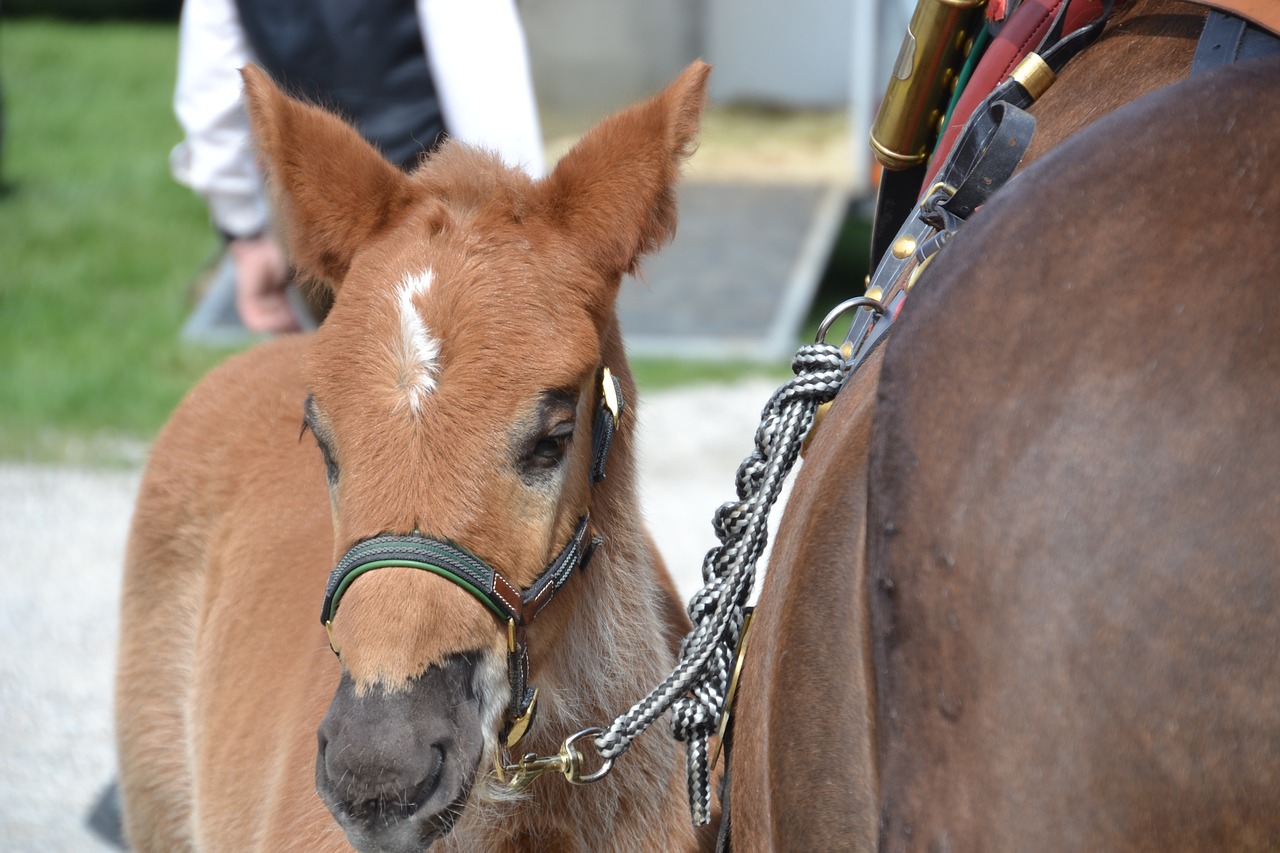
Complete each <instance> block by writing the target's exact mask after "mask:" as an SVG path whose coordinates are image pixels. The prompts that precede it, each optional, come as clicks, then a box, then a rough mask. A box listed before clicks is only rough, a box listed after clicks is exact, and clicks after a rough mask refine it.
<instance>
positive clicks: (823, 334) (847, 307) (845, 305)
mask: <svg viewBox="0 0 1280 853" xmlns="http://www.w3.org/2000/svg"><path fill="white" fill-rule="evenodd" d="M854 308H870V309H871V310H872V311H874V312H875V313H876V315H877V316H879V315H881V314H883V313H884V312H885V307H884V303H883V302H881V301H880V300H879V299H873V298H872V297H870V296H855V297H853V298H852V299H846V300H845V301H844V302H841V303H840V304H839V305H837V306H836V307H835V308H832V309H831V311H830V312H829V313H828V314H827V316H825V317H823V318H822V322H821V323H819V324H818V334H817V335H815V336H814V341H813V342H814V343H816V344H824V343H826V342H827V332H828V331H829V330H830V329H831V324H832V323H834V322H835V321H836V320H839V319H840V316H841V315H842V314H844V313H846V312H848V311H851V310H852V309H854Z"/></svg>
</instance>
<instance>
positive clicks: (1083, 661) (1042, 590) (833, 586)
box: [730, 4, 1280, 851]
mask: <svg viewBox="0 0 1280 853" xmlns="http://www.w3.org/2000/svg"><path fill="white" fill-rule="evenodd" d="M1150 12H1151V7H1150V6H1145V8H1144V4H1135V6H1134V9H1133V10H1132V11H1131V12H1130V13H1129V15H1130V17H1129V18H1128V19H1127V20H1129V21H1130V22H1132V21H1135V20H1136V21H1142V20H1144V18H1143V16H1144V15H1147V14H1148V13H1150ZM1151 23H1153V21H1152V20H1151V19H1147V24H1148V25H1149V24H1151ZM1130 26H1134V25H1133V24H1132V23H1131V24H1130ZM1144 26H1145V25H1144ZM1104 44H1105V42H1104ZM1114 46H1115V45H1114V43H1113V47H1114ZM1100 47H1101V45H1100ZM1168 47H1169V45H1168V43H1166V44H1165V45H1164V49H1165V50H1166V52H1169V51H1168V50H1167V48H1168ZM1095 49H1100V48H1095ZM1191 49H1192V47H1191V46H1189V45H1188V46H1186V47H1185V49H1184V48H1182V47H1179V48H1178V50H1177V51H1174V53H1178V54H1179V55H1181V54H1183V53H1185V56H1186V57H1187V58H1188V59H1189V57H1190V53H1191ZM1104 55H1109V56H1111V57H1115V56H1117V55H1119V54H1117V53H1110V54H1104ZM1089 56H1090V54H1089V53H1088V52H1086V53H1085V54H1084V55H1083V56H1082V57H1081V58H1080V60H1078V61H1079V62H1081V63H1084V62H1085V61H1086V60H1088V59H1089ZM1080 73H1081V74H1083V71H1082V70H1081V72H1080ZM1166 73H1167V69H1166V68H1164V67H1162V68H1161V69H1160V70H1159V71H1158V72H1157V75H1159V74H1166ZM1066 76H1067V75H1065V74H1064V75H1063V77H1064V79H1062V80H1061V81H1060V82H1059V83H1058V84H1057V86H1059V87H1062V88H1061V91H1060V92H1059V93H1058V97H1059V98H1060V99H1062V101H1063V102H1064V103H1065V102H1075V103H1077V104H1085V103H1087V102H1089V101H1090V100H1091V99H1093V98H1096V97H1098V95H1097V92H1099V91H1106V92H1111V91H1112V90H1113V88H1114V87H1117V86H1122V87H1124V88H1126V89H1127V90H1128V92H1127V93H1135V90H1136V93H1141V91H1143V89H1144V88H1147V86H1146V84H1145V83H1144V82H1143V80H1144V79H1145V78H1146V75H1145V71H1144V70H1140V69H1133V70H1131V72H1130V74H1129V75H1127V76H1121V77H1119V78H1117V77H1112V78H1110V79H1096V78H1094V79H1087V78H1079V77H1078V78H1077V80H1078V81H1080V80H1081V79H1085V80H1086V81H1087V85H1088V86H1089V87H1090V88H1092V89H1093V92H1092V93H1090V92H1081V91H1079V90H1073V89H1072V87H1071V86H1070V85H1069V84H1068V80H1067V79H1066ZM1054 91H1055V90H1050V92H1051V93H1053V92H1054ZM1106 97H1112V96H1111V95H1107V96H1106ZM1121 100H1123V99H1122V98H1121ZM1049 106H1050V104H1049V102H1048V99H1047V96H1046V101H1044V102H1042V104H1041V109H1042V111H1043V110H1047V109H1048V107H1049ZM1092 118H1093V117H1090V119H1092ZM1042 119H1043V121H1042V124H1043V125H1044V126H1045V127H1046V128H1048V127H1051V126H1053V125H1054V123H1055V121H1056V117H1055V116H1046V115H1043V114H1042ZM1065 123H1066V124H1068V125H1071V124H1073V123H1074V124H1075V126H1079V125H1080V124H1083V122H1076V121H1075V119H1071V120H1069V121H1067V122H1065ZM1071 129H1074V127H1073V128H1071ZM1042 147H1043V148H1044V149H1047V153H1045V154H1043V156H1041V157H1040V159H1039V160H1038V162H1036V163H1035V164H1034V165H1032V166H1030V167H1029V168H1028V169H1027V170H1026V171H1025V172H1023V173H1022V174H1021V175H1020V176H1019V177H1017V178H1016V179H1015V180H1014V181H1012V182H1011V183H1010V184H1009V185H1008V186H1007V187H1006V188H1004V189H1003V190H1001V191H1000V192H999V193H997V194H996V195H995V197H994V199H993V200H992V201H991V202H990V203H989V204H988V205H986V207H985V208H984V209H983V210H981V211H979V213H978V214H977V215H975V216H974V217H973V219H972V220H971V221H970V223H969V224H967V225H966V226H965V227H964V229H962V230H961V231H960V232H959V233H958V235H957V236H956V237H955V239H954V240H953V241H952V242H951V243H950V244H949V245H948V246H947V247H946V248H945V249H944V250H943V251H942V254H941V255H940V257H939V258H937V259H936V260H935V261H934V262H933V263H932V264H931V265H930V267H929V268H928V269H927V270H926V271H924V273H923V274H922V275H921V276H920V278H919V281H918V283H917V284H916V285H915V287H914V289H913V290H912V293H911V296H910V298H909V299H908V300H907V301H906V304H905V308H904V310H903V312H902V316H901V319H900V320H899V321H898V322H897V323H896V324H895V326H894V327H893V328H894V331H893V332H892V333H891V335H890V337H889V338H888V339H887V343H886V344H884V346H883V347H881V349H880V350H879V351H877V352H876V353H874V354H873V356H872V357H871V360H870V361H869V362H868V363H867V365H866V366H865V367H864V368H863V369H862V370H861V371H860V372H859V373H857V374H855V376H854V377H853V378H852V380H851V381H850V383H849V384H848V385H847V386H846V387H845V388H844V389H843V390H842V392H841V394H840V396H839V397H838V398H837V400H836V401H835V404H834V406H833V407H832V409H831V411H830V413H829V414H828V416H827V418H826V419H825V420H824V421H823V425H822V427H821V429H820V430H819V431H818V433H817V434H816V435H815V437H814V440H813V442H812V444H811V446H810V448H809V450H808V453H807V456H806V460H805V464H804V467H803V469H802V471H801V472H800V475H799V477H798V479H797V482H796V485H795V488H794V490H793V493H792V496H791V498H790V501H789V503H788V506H787V509H786V513H785V515H784V517H783V520H782V525H781V529H780V531H779V535H778V541H777V544H776V546H775V550H774V556H773V558H772V562H771V565H770V570H769V574H768V576H767V578H766V581H765V585H764V589H763V591H762V594H761V599H760V605H759V608H758V609H757V611H756V616H755V619H754V625H753V628H752V632H751V637H750V641H749V643H748V645H747V654H746V659H745V665H744V670H743V675H742V681H741V685H740V689H739V690H738V693H737V696H738V699H737V704H736V709H735V721H736V722H735V730H734V732H735V733H734V741H733V747H734V751H733V764H732V780H731V800H730V802H731V812H732V826H731V837H732V845H733V847H734V849H735V850H764V849H778V850H801V849H804V850H819V849H821V850H836V849H864V850H869V849H888V850H899V849H928V850H939V851H943V850H973V849H977V850H1046V849H1066V850H1120V849H1131V850H1144V849H1150V850H1169V849H1266V850H1272V849H1275V848H1276V847H1277V845H1280V810H1277V809H1276V808H1275V790H1276V784H1277V781H1278V779H1280V776H1278V774H1280V688H1278V687H1277V685H1278V684H1280V571H1277V566H1278V565H1280V498H1278V497H1277V493H1276V489H1275V472H1276V471H1277V470H1280V409H1278V408H1277V401H1278V400H1280V335H1277V333H1276V332H1277V330H1276V328H1275V324H1276V318H1277V317H1280V288H1277V287H1276V284H1277V282H1278V281H1280V243H1278V242H1277V241H1276V240H1275V238H1274V233H1275V226H1274V221H1273V220H1274V216H1275V213H1276V211H1278V210H1280V182H1277V181H1276V180H1275V178H1274V174H1273V169H1274V165H1273V164H1274V163H1275V162H1276V159H1277V156H1278V155H1280V63H1277V61H1276V60H1274V59H1271V60H1259V61H1255V62H1252V63H1246V64H1241V65H1238V66H1235V67H1231V68H1225V69H1219V70H1217V71H1213V72H1209V73H1206V74H1204V75H1202V76H1198V77H1195V78H1192V79H1189V80H1186V81H1184V82H1180V83H1176V84H1174V85H1172V86H1170V87H1168V88H1165V89H1162V90H1160V91H1157V92H1155V93H1153V94H1151V95H1149V96H1148V97H1146V98H1142V99H1141V100H1138V101H1135V102H1133V103H1130V104H1129V105H1127V106H1124V107H1121V108H1120V109H1118V110H1117V111H1116V112H1114V113H1112V114H1111V115H1109V116H1108V117H1106V118H1103V119H1100V120H1097V121H1096V122H1095V123H1093V124H1091V125H1089V126H1088V127H1087V128H1085V129H1084V130H1082V131H1080V132H1078V133H1077V134H1076V135H1074V136H1072V137H1071V138H1070V139H1068V140H1067V141H1065V142H1063V143H1062V144H1060V145H1056V146H1051V145H1046V146H1042ZM797 696H803V697H805V700H804V701H803V702H797V701H796V697H797Z"/></svg>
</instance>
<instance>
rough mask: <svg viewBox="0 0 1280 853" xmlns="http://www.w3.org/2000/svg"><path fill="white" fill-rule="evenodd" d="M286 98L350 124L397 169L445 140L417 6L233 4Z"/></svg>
mask: <svg viewBox="0 0 1280 853" xmlns="http://www.w3.org/2000/svg"><path fill="white" fill-rule="evenodd" d="M236 7H237V9H238V10H239V12H240V21H241V24H242V26H243V27H244V31H245V35H246V37H247V38H248V41H249V44H250V46H251V47H252V48H253V52H254V53H255V54H256V55H257V58H258V61H259V62H261V63H262V65H263V66H264V67H265V68H266V70H267V71H268V72H270V74H271V76H272V77H274V78H275V80H276V81H277V82H278V83H280V84H281V85H282V86H283V87H284V88H285V90H286V91H288V92H290V93H291V94H293V95H296V96H298V97H301V98H302V99H304V100H307V101H310V102H312V103H316V104H320V105H322V106H325V107H328V108H330V109H332V110H334V111H335V112H337V113H338V114H339V115H342V116H343V117H344V118H346V119H348V120H350V121H351V122H353V123H354V124H355V126H356V127H357V128H358V129H359V131H360V134H361V135H362V136H364V138H365V139H367V140H369V142H371V143H372V144H373V145H375V146H376V147H377V148H378V149H379V150H380V151H381V152H382V154H383V156H385V157H386V158H387V159H388V160H390V161H391V162H392V163H395V164H396V165H398V166H400V167H401V168H402V169H411V168H412V167H413V166H415V165H417V163H418V160H419V159H420V157H421V156H422V153H423V152H424V151H430V150H432V149H434V148H435V147H436V145H437V144H438V143H439V142H440V139H441V136H442V135H443V134H444V133H445V126H444V118H443V116H441V114H440V101H439V99H438V98H437V97H436V90H435V84H434V83H433V82H432V80H431V72H430V70H429V69H428V66H427V55H426V47H425V46H424V45H423V43H422V30H421V28H420V27H419V24H418V14H417V10H416V8H415V5H414V0H355V2H352V0H236Z"/></svg>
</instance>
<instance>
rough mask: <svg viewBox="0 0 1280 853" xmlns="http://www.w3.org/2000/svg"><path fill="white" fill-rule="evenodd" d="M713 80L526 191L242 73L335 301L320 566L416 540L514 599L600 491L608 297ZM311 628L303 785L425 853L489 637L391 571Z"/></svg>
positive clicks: (317, 417)
mask: <svg viewBox="0 0 1280 853" xmlns="http://www.w3.org/2000/svg"><path fill="white" fill-rule="evenodd" d="M707 71H708V68H707V66H705V65H702V64H701V63H699V64H697V65H695V66H691V67H690V68H689V69H688V70H686V71H685V72H684V74H683V75H682V76H681V77H680V78H679V79H678V80H676V81H675V82H674V83H673V84H672V85H671V86H670V87H668V88H667V89H666V90H665V91H663V92H662V93H660V94H659V95H657V96H656V97H654V98H653V99H651V100H649V101H647V102H644V103H642V104H640V105H638V106H635V107H633V108H631V109H629V110H627V111H625V112H622V113H620V114H618V115H616V116H614V117H612V118H610V119H608V120H606V121H605V122H604V123H602V124H601V125H599V126H598V127H596V128H595V129H594V130H593V131H592V132H591V133H589V134H588V135H587V136H586V137H584V139H583V140H582V141H581V142H580V143H579V144H578V145H577V147H575V148H574V149H573V150H572V151H571V152H570V153H569V154H567V155H566V156H565V157H564V159H563V160H562V161H561V162H560V163H559V165H558V166H557V167H556V168H555V170H554V172H553V173H552V174H551V175H549V176H548V177H547V178H545V179H543V180H541V181H533V180H531V179H530V178H528V177H527V176H525V175H524V174H523V173H522V172H519V171H516V170H513V169H510V168H508V167H506V166H504V165H503V164H502V163H501V162H500V161H499V160H498V159H497V158H496V157H494V156H492V155H490V154H487V153H484V152H481V151H476V150H472V149H469V148H466V147H464V146H461V145H455V144H446V145H445V146H444V147H442V148H441V149H440V150H439V151H438V152H436V153H435V154H433V155H432V157H431V158H430V159H429V160H427V161H425V162H424V163H423V165H422V166H421V167H420V168H419V169H418V170H417V171H415V172H414V173H412V174H410V175H405V174H403V173H401V172H400V171H398V170H396V169H395V168H393V167H392V166H390V165H388V164H387V163H386V162H385V161H383V160H382V159H381V157H380V156H379V155H378V154H377V153H376V151H374V149H373V148H371V147H370V146H369V145H367V144H366V143H365V142H364V141H363V140H361V139H360V138H359V137H358V136H357V134H356V133H355V132H354V131H353V130H352V129H350V128H349V127H348V126H346V125H345V124H343V123H342V122H340V121H339V120H338V119H336V118H334V117H333V116H330V115H328V114H326V113H324V112H322V111H320V110H318V109H316V108H313V107H310V106H307V105H304V104H301V103H298V102H296V101H293V100H292V99H290V98H288V97H286V96H285V95H283V94H282V93H281V92H280V91H278V90H277V89H276V88H275V86H274V85H273V84H272V83H271V81H270V80H269V79H268V78H267V77H266V76H265V75H264V74H263V73H262V72H260V71H258V70H256V69H254V68H252V67H250V68H247V69H246V70H245V72H244V77H245V88H246V95H247V99H248V103H249V110H250V117H251V121H252V124H253V128H254V133H255V137H256V139H257V144H258V147H259V152H260V156H261V159H262V161H263V163H264V166H265V168H266V170H267V172H268V176H269V179H270V183H271V185H272V187H273V190H274V192H275V195H276V203H277V209H278V211H279V214H280V219H281V220H282V223H283V226H284V228H285V229H286V235H287V238H288V244H289V250H290V255H291V258H292V261H293V263H294V264H295V265H296V266H297V267H299V268H300V269H301V270H302V271H303V272H304V273H306V274H308V275H310V276H312V277H314V278H315V279H316V280H318V281H320V282H322V283H324V284H325V285H326V286H328V287H330V288H332V289H333V291H334V293H335V296H336V300H335V304H334V307H333V310H332V313H331V314H330V315H329V317H328V319H327V320H326V321H325V322H324V324H323V325H322V326H321V327H320V329H319V331H318V332H317V333H316V335H315V338H314V340H313V342H312V343H311V344H310V347H309V350H308V353H307V357H306V361H305V364H304V378H305V381H306V384H307V390H308V392H309V395H310V396H309V397H308V398H307V400H306V403H305V419H306V424H307V426H308V427H309V428H310V430H311V431H312V432H313V433H314V434H315V437H316V440H317V442H318V443H319V445H320V449H321V452H322V456H323V461H324V465H325V466H326V469H327V475H328V482H329V491H330V498H331V504H332V511H333V529H334V554H335V559H336V558H338V557H340V556H341V555H343V554H346V553H347V552H348V549H350V548H351V547H352V546H353V545H356V544H357V543H361V542H363V541H365V540H368V539H370V538H371V537H376V536H379V535H383V534H392V535H396V536H403V537H408V536H416V535H419V534H420V535H422V536H423V537H431V538H432V539H433V540H440V541H447V542H449V543H456V545H458V546H461V547H462V548H464V549H466V551H469V552H471V553H472V554H475V555H479V556H480V557H482V558H483V560H484V561H485V562H487V564H488V565H489V566H492V567H494V568H496V569H497V570H498V571H499V572H500V573H501V574H502V575H503V576H504V577H505V578H506V579H507V580H508V581H510V582H511V584H512V586H514V587H516V588H517V589H520V588H525V587H528V586H529V585H530V584H532V583H534V581H535V580H536V579H538V577H539V576H540V575H541V574H542V573H543V570H544V568H545V567H546V566H547V565H548V563H549V562H550V561H551V560H553V558H555V556H556V555H557V553H558V552H560V551H561V549H562V548H564V547H565V544H566V542H568V541H569V540H570V539H571V537H573V535H574V533H575V529H576V528H577V527H578V525H579V522H580V520H581V519H582V518H583V516H584V515H585V514H586V513H588V511H590V510H591V509H592V506H591V505H592V504H593V503H596V504H598V503H600V501H601V500H607V499H608V496H607V494H606V490H605V489H604V488H603V487H602V488H601V489H599V490H597V491H596V493H595V494H594V495H593V492H592V489H591V487H590V482H591V477H590V471H589V469H590V467H591V465H592V459H593V457H592V447H591V445H592V424H593V420H594V418H595V412H596V410H597V408H598V405H599V400H600V396H601V393H602V390H601V389H602V371H603V368H604V367H610V368H612V370H613V372H614V373H615V374H616V375H618V376H619V379H620V380H621V384H622V389H623V392H624V396H626V395H627V394H628V393H629V392H630V391H631V387H630V376H629V374H628V372H627V370H626V366H625V364H623V363H622V352H621V347H620V342H619V339H618V332H617V323H616V318H615V316H614V308H613V303H614V297H615V295H616V293H617V289H618V286H619V282H620V280H621V277H622V275H623V274H624V273H625V272H628V271H630V270H632V269H633V268H634V267H635V265H636V263H637V259H638V258H639V256H640V255H641V254H642V253H644V252H646V251H648V250H651V249H653V248H655V247H656V246H658V245H659V244H660V243H662V242H663V241H664V240H666V239H667V238H668V237H669V236H670V235H671V233H672V232H673V230H674V227H675V199H674V189H673V182H674V180H675V177H676V174H677V171H678V167H679V164H680V162H681V160H682V159H683V158H684V157H685V156H687V154H688V152H689V150H690V148H691V146H692V144H693V140H694V136H695V134H696V131H697V123H698V117H699V114H700V110H701V106H702V103H703V100H704V97H705V94H704V93H705V86H706V75H707ZM299 403H302V401H299ZM622 463H623V465H624V466H625V464H626V460H625V459H624V460H622ZM613 464H614V463H610V466H611V467H610V471H609V473H610V475H614V474H615V473H617V474H621V475H623V476H626V471H625V468H624V469H621V470H618V471H615V469H614V468H613ZM606 485H608V483H606ZM596 509H599V510H600V513H597V514H596V515H595V516H594V517H599V515H600V514H603V513H604V512H605V510H604V509H602V508H600V507H596ZM572 586H573V583H572V582H570V583H569V585H568V588H572ZM318 594H319V590H318V589H317V595H318ZM566 596H568V594H567V593H566ZM558 604H559V605H560V606H559V607H558V608H552V610H558V611H559V612H558V613H557V614H555V615H554V618H552V619H551V620H549V623H550V625H549V627H548V628H547V629H545V630H543V629H541V628H540V633H539V635H538V642H539V643H548V644H554V643H556V642H560V641H562V640H564V638H563V636H562V635H563V634H564V632H565V630H566V627H565V626H566V625H567V624H568V621H569V620H568V619H567V618H566V616H565V609H566V608H568V607H569V606H570V604H571V602H558ZM540 624H541V623H540ZM331 630H332V643H333V646H334V648H335V649H337V650H339V651H340V656H341V661H342V678H341V684H340V686H339V688H338V690H337V694H336V695H335V697H334V700H333V703H332V705H331V706H330V709H329V713H328V714H327V716H326V717H325V719H324V722H323V723H322V725H321V728H320V733H319V741H320V743H319V753H318V756H317V767H316V779H317V787H318V789H319V792H320V795H321V797H322V798H323V800H324V801H325V803H326V804H327V805H328V807H329V808H330V810H331V811H332V812H333V813H334V815H335V817H336V818H337V820H338V822H339V823H340V824H341V825H342V826H343V828H344V830H345V831H346V832H347V835H348V838H349V839H350V840H351V841H352V843H353V844H354V845H355V846H356V847H357V848H360V849H362V850H373V849H377V850H418V849H421V848H422V847H423V846H424V844H427V843H429V842H430V841H431V840H432V839H434V838H436V837H438V836H439V835H441V834H443V833H445V832H447V831H448V830H449V829H450V828H451V826H452V824H453V822H454V820H455V819H456V817H457V816H458V814H459V813H460V812H461V807H462V806H463V805H464V804H465V802H466V800H467V798H468V796H469V791H470V789H471V786H472V783H473V782H474V780H475V779H476V776H477V773H478V772H483V764H484V761H485V760H486V758H487V757H488V755H489V754H490V750H491V748H492V746H493V744H494V743H495V738H496V737H497V734H498V732H499V730H500V729H501V728H502V727H503V716H504V714H503V712H504V710H505V709H506V707H507V704H508V700H509V697H510V693H511V690H510V688H509V686H508V678H507V666H508V663H507V652H508V642H509V639H508V626H507V625H506V624H504V623H503V622H502V621H501V620H500V619H496V618H494V615H493V613H491V612H489V611H488V610H487V609H486V607H485V606H484V605H483V604H482V603H481V602H480V601H478V600H477V598H476V597H475V596H473V595H472V594H471V593H469V592H468V591H466V590H465V589H463V588H462V587H461V586H458V585H456V584H454V583H451V582H449V581H447V580H445V579H442V578H441V577H439V576H437V575H436V574H432V573H430V572H424V571H418V570H415V569H413V568H402V567H391V568H383V569H381V570H379V571H375V572H369V573H367V574H364V575H361V576H360V577H359V579H358V580H357V581H355V582H353V583H351V585H350V586H349V587H347V588H346V590H345V593H344V596H343V598H342V605H341V608H340V609H338V610H336V612H335V614H334V616H333V620H332V626H331ZM565 641H567V640H565ZM535 651H536V649H535Z"/></svg>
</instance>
